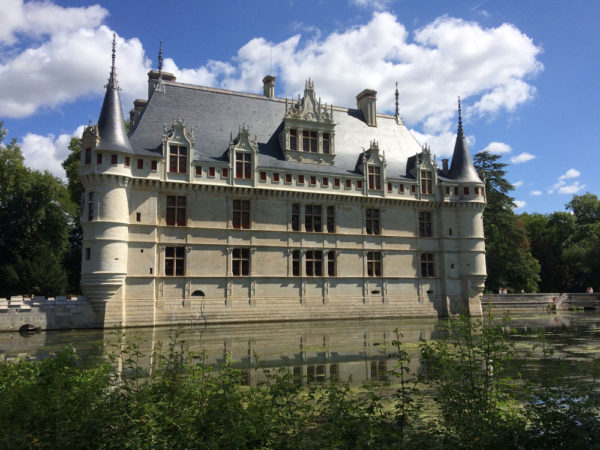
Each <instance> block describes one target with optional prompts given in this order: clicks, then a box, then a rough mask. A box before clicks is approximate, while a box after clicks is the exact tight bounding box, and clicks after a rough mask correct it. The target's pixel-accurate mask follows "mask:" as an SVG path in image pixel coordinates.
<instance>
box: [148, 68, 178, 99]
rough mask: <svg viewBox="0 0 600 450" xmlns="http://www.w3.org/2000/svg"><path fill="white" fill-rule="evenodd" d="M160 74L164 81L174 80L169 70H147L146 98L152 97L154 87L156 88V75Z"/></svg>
mask: <svg viewBox="0 0 600 450" xmlns="http://www.w3.org/2000/svg"><path fill="white" fill-rule="evenodd" d="M159 75H160V79H161V80H164V81H175V75H173V74H172V73H169V72H161V71H158V70H154V69H153V70H151V71H150V72H148V98H150V97H152V93H153V92H154V89H156V85H157V84H158V77H159Z"/></svg>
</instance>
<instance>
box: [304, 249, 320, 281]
mask: <svg viewBox="0 0 600 450" xmlns="http://www.w3.org/2000/svg"><path fill="white" fill-rule="evenodd" d="M304 260H305V262H306V276H307V277H322V276H323V252H322V251H321V250H307V251H306V256H305V257H304Z"/></svg>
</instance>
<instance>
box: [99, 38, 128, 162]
mask: <svg viewBox="0 0 600 450" xmlns="http://www.w3.org/2000/svg"><path fill="white" fill-rule="evenodd" d="M115 49H116V37H115V35H113V41H112V66H111V70H110V76H109V78H108V84H107V85H106V86H105V87H106V94H105V95H104V102H103V103H102V111H101V112H100V118H99V119H98V133H99V134H100V142H99V144H98V146H97V147H96V150H110V151H117V152H122V153H133V148H131V144H130V143H129V139H128V138H127V131H126V129H125V119H124V118H123V108H122V107H121V98H120V96H119V87H118V85H117V72H116V70H115V57H116V50H115Z"/></svg>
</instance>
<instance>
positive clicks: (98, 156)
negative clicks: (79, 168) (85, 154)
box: [96, 153, 102, 164]
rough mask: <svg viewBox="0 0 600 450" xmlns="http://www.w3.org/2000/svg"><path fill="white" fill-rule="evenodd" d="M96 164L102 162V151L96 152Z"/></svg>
mask: <svg viewBox="0 0 600 450" xmlns="http://www.w3.org/2000/svg"><path fill="white" fill-rule="evenodd" d="M96 164H102V153H96Z"/></svg>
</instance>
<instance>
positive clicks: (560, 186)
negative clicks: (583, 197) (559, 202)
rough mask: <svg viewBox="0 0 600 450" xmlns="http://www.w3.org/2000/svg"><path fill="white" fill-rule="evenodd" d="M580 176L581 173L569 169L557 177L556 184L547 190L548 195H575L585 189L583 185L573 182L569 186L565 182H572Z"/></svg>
mask: <svg viewBox="0 0 600 450" xmlns="http://www.w3.org/2000/svg"><path fill="white" fill-rule="evenodd" d="M580 175H581V172H579V170H577V169H569V170H567V171H566V172H565V173H563V174H562V175H561V176H559V177H558V180H557V181H556V183H554V184H553V185H552V187H551V188H550V189H548V194H554V193H555V192H558V193H559V194H577V193H578V192H580V191H583V190H584V189H585V185H584V184H581V183H580V182H579V181H577V180H576V181H573V182H571V183H570V184H568V183H567V181H565V180H572V179H573V178H578V177H579V176H580Z"/></svg>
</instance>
